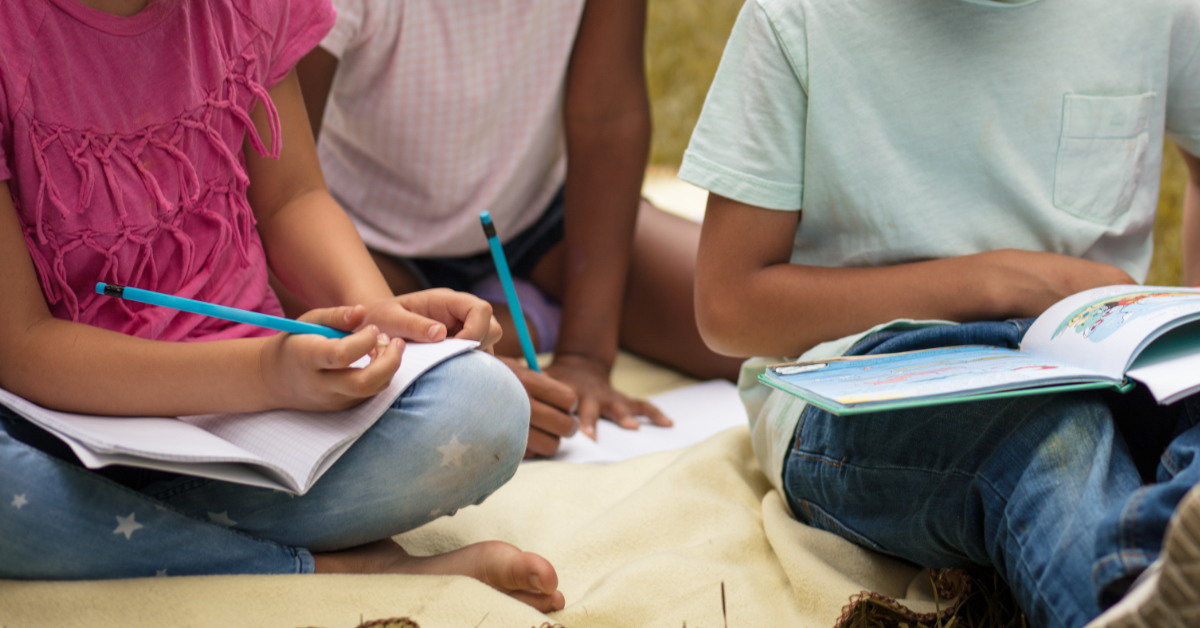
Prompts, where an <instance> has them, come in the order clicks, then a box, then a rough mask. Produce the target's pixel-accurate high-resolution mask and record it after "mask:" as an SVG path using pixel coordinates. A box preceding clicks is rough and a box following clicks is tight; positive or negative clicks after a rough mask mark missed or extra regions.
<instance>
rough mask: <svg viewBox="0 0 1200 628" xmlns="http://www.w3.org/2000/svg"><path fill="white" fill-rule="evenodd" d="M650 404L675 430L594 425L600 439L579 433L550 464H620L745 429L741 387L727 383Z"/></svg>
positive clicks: (606, 423)
mask: <svg viewBox="0 0 1200 628" xmlns="http://www.w3.org/2000/svg"><path fill="white" fill-rule="evenodd" d="M649 401H650V403H653V404H654V405H655V406H658V409H659V410H662V411H663V414H666V415H667V416H668V417H670V418H671V420H673V421H674V422H675V425H674V426H673V427H658V426H657V425H650V424H647V423H643V424H642V426H641V427H640V428H638V429H636V430H626V429H622V428H620V427H618V426H617V425H616V424H615V423H613V422H611V421H605V420H603V419H602V420H600V422H599V423H597V424H596V440H595V441H593V440H592V439H590V438H588V437H587V436H584V435H583V432H578V433H576V434H575V436H572V437H571V438H564V439H563V440H562V444H561V445H559V448H558V453H556V454H555V455H554V457H553V458H551V460H555V461H558V462H618V461H620V460H627V459H629V458H633V457H636V456H641V455H645V454H650V453H656V452H659V451H670V450H672V449H679V448H680V447H686V446H687V445H692V444H695V443H698V442H700V441H702V440H705V439H707V438H708V437H709V436H712V435H713V434H716V433H717V432H722V431H724V430H726V429H729V428H731V427H737V426H744V425H746V408H745V407H744V406H743V405H742V401H741V399H740V398H739V397H738V394H737V387H735V386H734V385H733V384H731V383H729V382H727V381H725V380H713V381H711V382H702V383H699V384H695V385H693V386H688V387H686V388H678V389H675V390H672V391H669V392H665V393H662V394H659V395H655V396H653V397H651V398H650V399H649Z"/></svg>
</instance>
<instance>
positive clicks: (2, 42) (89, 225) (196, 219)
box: [0, 0, 334, 340]
mask: <svg viewBox="0 0 1200 628" xmlns="http://www.w3.org/2000/svg"><path fill="white" fill-rule="evenodd" d="M333 19H334V13H333V9H332V7H331V6H330V4H329V2H328V0H154V1H153V2H151V4H150V5H149V6H148V7H147V8H146V9H145V10H143V11H142V12H141V13H138V14H137V15H135V16H132V17H117V16H113V15H109V14H107V13H102V12H100V11H96V10H94V9H91V8H89V7H86V6H84V5H83V4H80V3H79V2H78V1H77V0H3V2H0V180H7V181H8V185H9V189H10V192H11V194H12V197H13V202H14V203H15V205H16V208H17V214H18V218H19V219H20V222H21V226H22V228H23V229H24V233H25V239H26V243H27V244H28V247H29V253H30V256H31V257H32V258H33V262H34V266H35V267H36V268H37V273H38V278H39V280H40V281H41V286H42V291H43V293H44V295H45V297H46V302H47V303H48V304H49V306H50V310H51V312H52V313H53V314H54V316H56V317H59V318H62V319H67V320H72V321H77V322H80V323H86V324H89V325H96V326H98V327H103V328H106V329H111V330H115V331H120V332H124V333H127V334H131V335H135V336H140V337H143V338H154V339H159V340H202V339H203V340H214V339H223V338H237V337H248V336H258V335H265V334H270V333H272V332H269V331H267V330H263V329H261V328H257V327H253V326H248V325H239V324H235V323H229V322H226V321H220V320H217V319H213V318H208V317H204V316H197V315H193V314H187V313H184V312H178V311H175V310H170V309H166V308H160V307H154V306H144V305H140V304H136V303H131V302H126V301H123V300H120V299H112V298H108V297H102V296H100V295H97V294H96V293H95V285H96V282H98V281H104V282H109V283H115V284H121V285H128V286H134V287H138V288H144V289H148V290H156V291H160V292H166V293H170V294H174V295H178V296H182V297H187V298H192V299H199V300H202V301H209V302H212V303H219V304H222V305H229V306H233V307H238V308H243V309H249V310H255V311H258V312H264V313H268V314H275V315H280V314H281V310H280V307H279V302H278V300H277V299H276V298H275V295H274V293H273V292H272V291H271V289H270V287H269V286H268V285H267V266H266V257H265V254H264V252H263V246H262V242H261V240H260V239H259V236H258V232H257V231H256V229H255V220H254V216H253V214H252V212H251V209H250V206H249V204H248V202H247V200H246V190H247V187H248V186H249V184H250V181H249V179H248V178H247V175H246V168H245V159H244V155H243V152H242V149H243V144H244V142H245V141H247V140H248V142H249V144H250V145H251V146H252V147H253V148H254V150H256V151H258V152H259V153H260V154H263V155H269V156H272V157H277V156H278V155H279V151H280V147H281V143H280V142H281V138H280V135H279V116H278V113H277V112H276V110H275V106H274V105H273V104H272V102H271V100H270V97H269V96H268V94H267V90H268V89H270V88H271V87H272V86H274V85H275V84H276V83H278V82H279V81H280V80H282V79H283V78H284V77H285V76H287V74H288V72H289V71H290V70H291V68H292V66H293V65H294V64H295V63H296V61H298V60H299V58H300V57H301V56H302V55H304V54H305V53H306V52H308V51H309V50H310V49H312V48H313V47H314V46H315V45H316V44H317V43H318V42H319V41H320V40H321V38H322V37H323V36H324V35H325V33H326V32H328V31H329V29H330V28H331V26H332V24H333ZM258 103H261V104H262V105H263V106H265V108H266V110H267V112H268V117H269V118H270V121H271V124H270V127H271V129H270V137H266V138H264V137H260V136H259V134H258V133H257V132H256V131H255V129H254V126H253V124H252V123H251V121H250V116H249V112H250V111H251V110H252V109H253V108H254V107H255V106H256V104H258Z"/></svg>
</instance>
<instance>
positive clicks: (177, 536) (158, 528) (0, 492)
mask: <svg viewBox="0 0 1200 628" xmlns="http://www.w3.org/2000/svg"><path fill="white" fill-rule="evenodd" d="M528 431H529V399H528V396H527V395H526V393H525V390H524V389H523V388H522V387H521V384H520V382H518V381H517V379H516V377H515V376H514V375H513V374H512V372H511V371H510V370H509V369H508V368H506V367H505V366H504V365H503V364H501V363H500V362H499V361H497V360H496V359H495V358H493V357H491V356H489V355H487V354H484V353H481V352H478V351H473V352H470V353H467V354H463V355H461V356H457V357H455V358H451V359H450V360H447V361H446V362H443V363H442V364H440V365H438V366H436V367H434V368H433V369H431V370H430V371H429V372H427V373H426V374H425V375H423V376H421V377H420V378H419V379H418V380H417V381H416V382H414V383H413V384H412V385H411V386H409V388H408V389H407V390H405V391H404V393H403V394H402V395H401V396H400V398H399V399H397V400H396V402H395V403H394V404H393V405H392V407H391V408H390V409H389V410H388V411H387V412H386V413H385V414H384V416H383V417H382V418H381V419H380V420H379V421H378V422H377V423H376V424H375V425H374V426H373V427H371V429H369V430H368V431H367V432H366V433H365V434H364V435H363V436H362V437H361V438H360V439H359V440H358V441H357V442H356V443H354V445H353V446H351V447H350V449H348V450H347V451H346V453H345V454H344V455H343V456H342V457H341V458H340V459H339V460H338V461H337V462H336V463H335V464H334V465H333V466H332V467H331V468H330V469H329V471H327V472H326V473H325V475H324V476H322V477H321V479H320V480H319V481H318V482H317V483H316V485H315V486H313V487H312V489H311V490H310V491H309V492H308V493H306V494H305V495H303V496H294V495H291V494H289V493H284V492H281V491H273V490H270V489H262V488H256V487H251V486H244V485H241V484H231V483H228V482H221V481H217V480H208V479H202V478H196V477H192V476H183V475H172V474H165V473H160V472H156V471H148V470H142V469H132V468H128V467H116V468H108V469H103V470H100V471H90V470H88V469H86V468H84V467H82V466H81V465H80V463H79V462H78V460H77V459H76V458H75V457H74V454H72V453H71V452H70V450H69V449H68V448H66V447H65V445H63V444H62V443H61V442H60V441H58V440H57V439H55V438H54V437H53V436H50V435H48V434H46V433H45V432H42V431H41V430H40V429H39V428H37V427H35V426H33V425H32V424H30V423H28V422H27V421H25V420H24V419H21V418H19V417H17V416H16V415H14V414H13V413H11V412H9V411H7V410H6V409H4V408H3V407H2V406H0V578H12V579H38V580H80V579H105V578H136V577H152V576H177V575H179V576H182V575H202V574H288V573H309V572H312V571H313V558H312V552H324V551H332V550H338V549H343V548H348V547H354V546H356V545H362V544H364V543H369V542H371V541H376V540H379V539H384V538H388V537H390V536H393V535H396V534H400V533H402V532H405V531H407V530H411V529H413V528H416V527H418V526H420V525H422V524H424V523H427V522H429V521H432V520H433V519H436V518H438V517H442V516H447V515H452V514H454V512H455V511H457V510H458V509H459V508H462V507H463V506H469V505H472V504H478V503H480V502H482V501H483V500H484V498H486V497H487V496H488V495H490V494H491V493H492V492H494V491H495V490H496V489H497V488H499V487H500V486H501V485H503V484H504V483H505V482H507V481H508V480H509V479H510V478H511V477H512V476H513V474H514V473H515V472H516V469H517V465H518V463H519V462H520V460H521V457H522V455H523V454H524V452H525V440H526V438H527V437H528Z"/></svg>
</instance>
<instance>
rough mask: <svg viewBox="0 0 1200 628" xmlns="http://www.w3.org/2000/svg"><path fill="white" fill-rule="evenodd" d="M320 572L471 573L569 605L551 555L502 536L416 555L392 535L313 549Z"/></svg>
mask: <svg viewBox="0 0 1200 628" xmlns="http://www.w3.org/2000/svg"><path fill="white" fill-rule="evenodd" d="M313 561H314V563H315V566H316V568H315V570H316V572H317V573H407V574H436V575H459V576H470V577H472V578H475V579H476V580H479V581H481V582H483V583H484V584H486V585H488V586H490V587H492V588H493V589H496V590H497V591H499V592H501V593H504V594H507V595H510V596H512V597H514V598H516V599H518V600H521V601H522V602H525V603H526V604H528V605H530V606H532V607H534V608H536V609H538V610H539V611H542V612H543V613H549V612H553V611H558V610H562V608H563V607H564V606H566V600H565V599H564V598H563V594H562V593H560V592H559V591H558V574H557V573H556V572H555V571H554V567H553V566H552V565H551V564H550V561H548V560H546V559H545V558H542V557H541V556H538V555H537V554H533V553H531V552H522V551H521V550H519V549H517V548H516V547H514V546H512V545H509V544H508V543H504V542H501V541H484V542H482V543H476V544H474V545H468V546H466V547H463V548H460V549H456V550H454V551H453V552H446V553H445V554H438V555H437V556H412V555H410V554H409V553H408V552H406V551H404V549H403V548H401V547H400V546H399V545H397V544H396V543H395V542H394V541H392V540H391V539H384V540H382V541H376V542H374V543H368V544H367V545H360V546H358V547H352V548H350V549H347V550H341V551H338V552H326V553H323V554H313Z"/></svg>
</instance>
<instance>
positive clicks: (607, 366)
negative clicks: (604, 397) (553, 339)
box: [554, 350, 614, 374]
mask: <svg viewBox="0 0 1200 628" xmlns="http://www.w3.org/2000/svg"><path fill="white" fill-rule="evenodd" d="M560 362H561V363H562V364H564V365H579V366H584V367H587V368H590V369H592V370H599V371H603V372H604V373H605V374H608V373H610V372H612V366H613V362H614V360H611V359H610V360H606V359H604V358H603V357H600V356H598V355H595V354H592V353H587V352H582V351H570V350H566V351H555V352H554V364H558V363H560Z"/></svg>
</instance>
